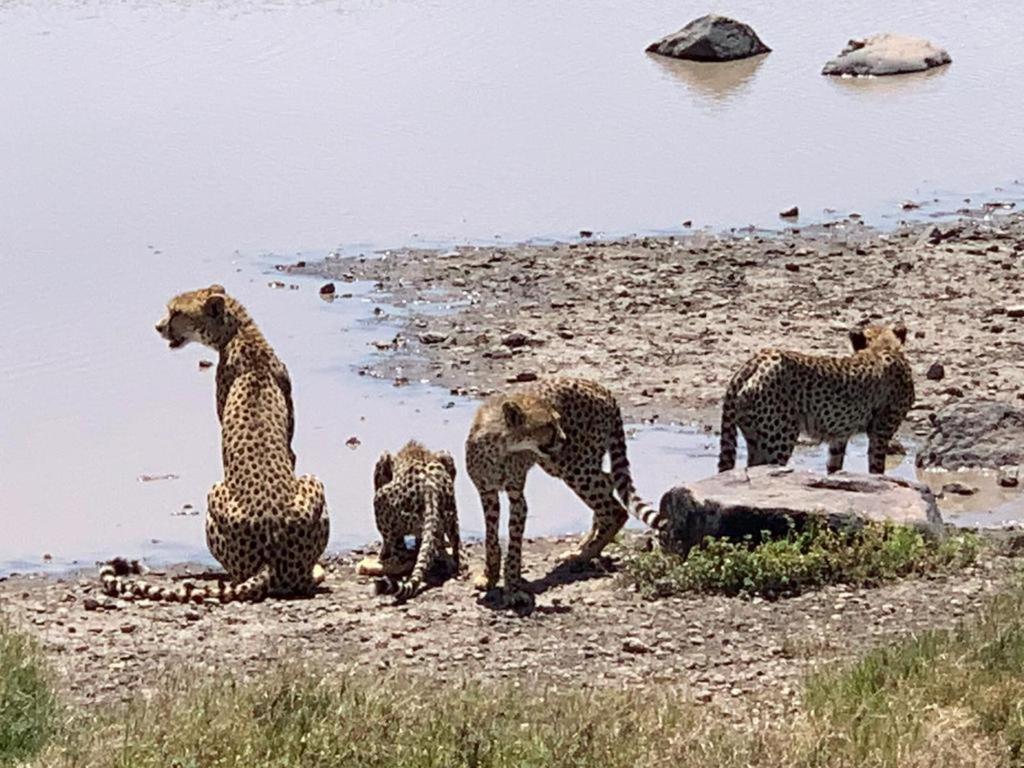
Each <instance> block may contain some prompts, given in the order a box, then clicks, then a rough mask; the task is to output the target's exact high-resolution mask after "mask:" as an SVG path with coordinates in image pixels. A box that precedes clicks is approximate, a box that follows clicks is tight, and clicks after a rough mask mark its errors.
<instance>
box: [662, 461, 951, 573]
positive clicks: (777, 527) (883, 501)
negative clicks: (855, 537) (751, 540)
mask: <svg viewBox="0 0 1024 768" xmlns="http://www.w3.org/2000/svg"><path fill="white" fill-rule="evenodd" d="M661 511H662V512H663V513H666V514H667V515H668V520H669V522H668V531H667V534H668V541H667V542H666V544H667V545H668V546H669V548H671V549H672V550H673V551H678V552H680V553H683V554H685V553H686V552H689V551H690V549H691V548H692V547H694V546H696V545H698V544H700V543H701V541H703V540H704V537H705V536H721V537H728V538H741V537H743V536H746V535H752V536H754V537H758V536H760V534H761V531H770V532H771V533H772V534H774V535H780V536H781V535H785V534H786V533H787V531H788V530H789V526H790V521H792V523H793V524H794V525H795V526H796V528H797V529H798V530H800V529H802V528H804V527H806V526H807V524H808V523H812V522H816V523H819V524H824V525H828V526H829V527H832V528H836V529H838V528H846V527H850V526H853V527H859V526H863V525H865V524H867V523H871V522H874V523H883V522H889V523H896V524H898V525H909V526H912V527H913V528H916V529H918V530H919V531H921V532H922V533H924V534H925V535H926V536H928V537H929V538H940V537H942V536H943V535H944V530H945V529H944V527H943V523H942V516H941V515H940V514H939V509H938V507H937V506H936V504H935V496H934V494H932V492H931V490H930V489H929V488H928V487H927V486H924V485H920V484H918V483H912V482H910V481H908V480H903V479H901V478H897V477H889V476H888V475H858V474H854V473H851V472H837V473H835V474H833V475H820V474H817V473H814V472H808V471H806V470H803V471H801V470H796V469H792V468H789V467H776V466H759V467H749V468H747V469H733V470H730V471H728V472H722V473H720V474H718V475H714V476H713V477H709V478H707V479H705V480H701V481H699V482H696V483H693V484H691V485H689V486H678V487H676V488H673V489H672V490H670V491H668V492H667V493H666V494H665V495H664V496H662V497H661Z"/></svg>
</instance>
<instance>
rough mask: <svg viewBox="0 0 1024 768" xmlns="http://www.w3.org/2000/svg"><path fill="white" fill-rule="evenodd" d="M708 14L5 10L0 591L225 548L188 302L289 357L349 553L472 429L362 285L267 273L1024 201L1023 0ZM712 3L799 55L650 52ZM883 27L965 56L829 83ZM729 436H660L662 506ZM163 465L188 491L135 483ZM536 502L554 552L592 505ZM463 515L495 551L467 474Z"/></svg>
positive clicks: (93, 5) (540, 7)
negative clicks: (970, 201)
mask: <svg viewBox="0 0 1024 768" xmlns="http://www.w3.org/2000/svg"><path fill="white" fill-rule="evenodd" d="M716 5H717V4H715V3H712V5H711V6H701V7H699V8H698V7H696V6H686V5H685V4H684V5H683V6H680V5H679V4H678V3H671V2H652V1H648V0H639V1H638V2H634V3H629V4H626V3H612V2H600V1H598V0H590V1H588V2H585V3H584V2H578V1H576V0H566V1H565V2H561V3H549V2H539V1H531V2H521V3H508V2H491V1H488V0H474V1H473V2H440V1H438V2H430V1H428V0H407V1H405V2H383V1H378V2H352V1H349V2H317V3H307V2H191V3H168V2H49V1H48V0H28V1H19V0H7V1H6V2H4V1H0V47H2V50H3V62H4V66H3V71H4V76H3V77H0V113H2V114H3V115H4V117H3V119H2V120H0V266H2V272H0V276H2V278H3V290H2V291H0V323H2V327H3V329H4V333H3V334H2V335H0V523H2V532H0V572H2V571H4V570H10V569H12V568H41V567H47V566H48V567H62V566H64V565H66V564H68V563H70V562H72V561H74V560H79V561H88V560H89V559H91V558H95V557H102V556H107V555H109V554H111V553H115V552H116V553H124V554H130V555H146V556H150V557H153V558H156V559H165V560H167V559H171V560H174V559H181V558H186V557H194V556H199V555H202V553H203V543H202V530H201V529H202V524H201V519H202V518H201V516H195V517H190V516H176V515H174V514H172V513H175V512H178V511H180V510H181V508H182V506H183V505H185V504H192V505H194V506H195V507H196V508H197V509H199V510H201V509H202V506H203V503H204V499H205V492H206V488H207V487H208V486H209V485H210V484H211V483H212V482H213V481H214V480H215V479H217V478H218V477H219V474H220V466H219V452H218V445H217V441H218V429H217V424H216V419H215V415H214V410H213V381H212V375H211V373H210V372H205V373H202V372H199V371H198V370H197V362H198V360H199V359H201V358H203V357H211V354H210V353H208V352H206V351H201V350H198V349H189V350H186V351H183V352H181V353H178V354H172V353H170V352H169V351H168V350H167V349H166V346H165V345H164V344H162V343H161V342H160V340H159V339H158V338H157V336H156V334H155V332H154V331H153V329H152V326H153V323H154V322H155V321H156V320H157V319H158V318H159V316H160V314H161V312H162V306H163V304H164V302H165V301H166V299H167V298H168V297H169V296H171V295H172V294H174V293H176V292H178V291H181V290H184V289H187V288H192V287H196V286H200V285H204V284H208V283H210V282H214V281H216V282H221V283H223V284H225V285H226V286H227V288H228V290H229V291H231V292H233V293H235V294H236V295H237V296H238V297H239V298H240V299H242V300H243V302H244V303H246V304H247V305H248V306H249V307H250V309H251V310H252V312H253V314H254V315H255V317H256V318H257V320H258V321H259V322H260V323H261V325H262V326H263V327H264V329H265V331H266V334H267V336H268V337H269V338H270V340H271V341H272V343H274V345H275V346H276V348H277V349H278V352H279V353H280V355H281V357H282V358H283V359H284V360H285V362H286V363H287V364H288V365H289V368H290V369H291V371H292V377H293V379H294V380H295V397H296V408H297V415H298V426H297V432H296V441H295V445H296V450H297V452H298V456H299V469H300V470H302V471H312V472H315V473H317V474H319V475H320V476H321V477H323V478H324V480H325V481H326V482H327V486H328V499H329V502H330V506H331V512H332V519H333V531H334V534H333V537H332V545H333V546H344V545H349V544H356V543H361V542H363V541H366V540H368V539H370V538H372V536H373V525H372V515H371V514H370V467H371V466H372V463H373V461H374V460H375V458H376V455H377V453H378V452H379V451H380V450H382V449H384V448H391V449H394V448H397V447H399V446H400V445H401V444H402V443H403V442H404V441H405V439H406V438H408V437H412V436H419V437H422V438H424V439H427V440H428V441H429V442H430V443H431V444H432V445H437V446H444V447H449V448H451V449H454V451H455V453H456V454H458V453H460V452H461V451H460V446H461V443H462V439H463V436H464V434H465V429H466V426H467V424H468V421H469V419H470V416H471V413H472V408H473V405H472V403H469V402H465V401H462V400H457V399H452V398H447V397H446V396H445V395H444V393H443V392H440V391H438V390H436V389H433V388H430V387H427V386H413V387H409V388H405V389H400V390H396V389H394V388H392V387H391V386H389V385H388V384H387V383H382V382H376V381H371V380H366V379H364V378H361V377H359V376H357V375H355V373H354V368H355V367H356V366H357V365H358V364H359V363H360V361H362V360H363V359H364V358H365V356H366V355H368V354H371V353H372V348H371V347H369V346H367V344H368V342H369V341H372V340H374V339H377V338H387V337H389V335H390V334H392V333H393V328H392V327H389V326H387V325H386V321H383V322H384V323H385V325H384V327H380V325H381V323H382V321H380V320H374V319H373V318H374V315H373V312H372V309H373V304H372V301H371V300H370V297H368V296H367V292H368V291H369V286H362V285H360V286H356V287H355V288H354V289H353V291H354V293H355V294H356V296H354V297H353V298H352V299H347V300H339V301H336V302H334V303H333V304H330V305H328V304H325V303H323V302H321V301H320V300H319V299H318V298H317V297H316V292H315V283H311V282H309V281H298V280H292V281H290V282H296V283H297V284H299V285H300V286H301V287H300V289H299V290H296V291H290V290H274V289H271V288H268V287H267V282H268V280H269V279H271V277H269V276H268V274H267V273H268V271H269V272H272V265H273V264H274V263H275V262H278V261H290V260H294V258H295V256H296V254H300V253H301V254H308V255H312V256H315V255H323V254H324V253H326V252H328V251H329V250H332V249H342V250H348V251H353V250H355V251H358V250H368V249H370V248H373V247H377V246H389V245H402V244H416V243H425V242H438V243H446V242H452V241H465V240H473V241H481V240H490V239H493V238H494V237H496V236H498V237H501V238H503V239H505V240H515V239H520V238H527V237H532V236H547V237H559V236H566V235H571V234H572V233H574V232H575V231H576V230H578V229H580V228H587V229H593V230H597V231H598V232H608V233H618V232H627V231H663V230H671V229H673V228H676V227H678V226H679V224H680V222H682V221H683V220H687V219H688V220H692V221H693V222H694V224H695V225H696V226H710V227H716V228H717V227H727V226H734V225H745V224H757V225H760V226H770V225H774V224H776V223H777V222H778V220H777V218H776V214H777V212H778V211H779V210H781V209H782V208H785V207H788V206H789V205H792V204H799V205H800V207H801V210H802V211H803V212H804V214H805V218H807V219H812V220H813V219H815V218H820V217H821V216H823V215H824V214H823V213H822V211H823V210H824V209H825V208H832V209H836V210H838V211H840V212H848V211H851V210H857V211H859V212H860V213H862V214H864V215H865V216H866V218H867V220H868V221H869V222H871V223H876V224H886V223H889V222H893V221H895V219H896V218H897V217H898V216H899V213H900V212H899V208H898V203H899V202H900V201H901V200H904V199H907V198H912V199H916V200H930V199H932V198H935V197H937V198H939V201H938V202H934V203H931V204H930V205H927V206H925V208H924V209H922V212H921V215H928V214H929V213H931V212H933V211H939V210H950V209H955V208H956V207H958V206H959V205H961V204H962V203H961V198H963V197H964V196H970V197H972V198H974V199H975V200H977V199H978V198H979V196H995V197H1000V198H1012V199H1020V198H1021V195H1022V189H1021V187H1020V185H1019V184H1014V181H1015V180H1016V179H1017V178H1019V177H1022V176H1024V140H1022V139H1024V120H1022V118H1024V114H1022V113H1024V98H1022V96H1024V89H1022V87H1021V85H1020V80H1019V73H1018V72H1017V71H1016V66H1015V61H1014V59H1013V56H1012V55H1011V52H1012V51H1014V50H1015V49H1014V46H1016V45H1017V39H1016V36H1017V29H1018V26H1019V12H1018V10H1017V8H1016V7H1015V4H1013V3H999V4H991V3H984V4H983V3H980V2H974V1H971V2H963V3H959V4H953V3H947V2H939V1H938V0H932V1H928V0H925V1H922V0H916V1H915V2H887V3H881V2H869V1H868V0H851V2H849V3H845V4H843V5H842V7H835V8H829V9H828V11H827V12H825V11H823V10H822V9H821V4H820V3H815V2H810V1H807V2H799V3H796V2H794V3H788V4H786V7H785V9H784V10H783V9H780V8H773V7H772V6H771V5H770V4H766V3H763V2H752V1H751V0H736V2H733V3H731V4H730V5H729V7H728V8H727V9H725V8H721V9H718V8H717V7H716ZM708 10H723V11H727V12H729V13H730V14H732V15H734V16H736V17H738V18H741V19H743V20H746V21H748V22H749V23H751V24H752V25H753V26H754V27H755V29H757V30H758V32H759V33H760V34H761V36H762V37H763V38H764V39H765V41H766V42H767V43H768V44H769V45H770V46H772V47H773V48H774V49H775V50H774V52H773V53H771V54H769V55H768V56H766V57H762V58H761V59H759V60H757V61H753V62H744V63H740V64H730V65H726V66H724V67H721V68H714V67H709V66H707V65H685V64H680V63H672V62H666V61H664V60H659V59H657V58H654V57H651V56H648V55H647V54H645V53H644V52H643V49H644V47H645V46H646V44H647V43H649V42H650V41H652V40H654V39H655V38H657V37H659V36H661V35H662V34H664V33H667V32H669V31H672V30H674V29H676V28H678V27H680V26H682V24H684V23H685V22H686V21H688V20H689V19H690V18H692V17H694V16H696V15H699V14H700V13H703V12H706V11H708ZM880 30H886V31H897V32H907V33H914V34H920V35H923V36H926V37H929V38H932V39H933V40H935V41H936V42H938V43H939V44H942V45H944V46H946V47H947V48H948V49H949V50H950V53H951V54H952V56H953V59H954V63H953V65H952V66H951V67H948V68H945V69H944V70H941V71H938V72H934V73H930V74H926V75H922V76H912V77H908V78H901V79H899V80H878V81H871V82H851V81H842V80H834V79H828V78H824V77H822V76H820V75H819V74H818V72H819V70H820V67H821V64H822V63H823V62H824V61H825V60H826V59H828V58H829V57H830V56H832V55H833V54H834V53H835V52H837V51H838V50H839V49H840V48H841V47H842V46H843V44H844V43H845V41H846V39H847V38H849V37H852V36H858V35H862V34H868V33H872V32H875V31H880ZM449 401H451V402H453V403H454V405H453V406H452V407H446V406H447V405H448V402H449ZM352 435H356V436H358V437H359V438H360V440H361V441H362V444H361V445H360V446H359V447H358V448H356V449H355V450H351V449H349V448H347V447H346V446H345V441H346V440H347V439H348V438H349V437H350V436H352ZM712 442H713V441H709V440H708V439H707V438H705V437H704V436H703V435H697V434H693V433H681V432H673V431H670V430H649V431H645V432H643V433H641V435H640V436H639V437H638V439H637V440H636V441H634V442H633V443H632V444H631V452H632V453H633V462H634V465H635V474H636V480H637V483H638V486H639V488H640V490H641V491H642V492H643V493H644V495H646V496H648V497H649V498H652V499H656V498H657V496H658V495H659V494H660V492H661V491H662V490H663V489H664V488H666V487H667V486H668V485H670V484H671V483H673V482H675V481H677V480H682V479H692V478H694V477H699V476H701V475H703V474H709V473H710V472H711V471H713V464H714V459H713V453H714V450H715V447H714V445H712V444H711V443H712ZM858 455H859V454H858ZM861 458H862V457H861ZM858 460H859V459H858ZM814 461H815V462H817V463H821V462H822V461H823V458H822V457H820V456H818V455H817V454H815V457H814ZM857 466H859V465H858V464H857V463H856V462H855V463H854V464H852V465H851V468H854V467H857ZM908 471H909V470H908ZM164 473H173V474H176V475H178V479H175V480H163V481H154V482H140V481H139V480H138V477H139V476H140V475H143V474H164ZM532 482H533V484H534V489H533V490H531V494H533V495H532V496H531V498H532V499H533V501H534V511H533V513H532V515H531V521H530V528H529V532H530V533H531V534H535V535H537V534H542V533H549V532H554V531H564V530H574V529H576V530H578V529H579V528H581V527H583V526H584V525H585V524H586V522H587V519H588V513H587V512H586V510H584V509H583V508H581V506H580V504H579V503H578V502H576V501H575V499H574V498H573V497H572V496H571V495H569V494H568V492H566V491H564V490H563V489H560V488H558V487H557V485H556V484H554V483H551V482H548V481H546V480H542V479H540V477H539V476H538V478H537V479H536V480H534V481H532ZM460 494H461V495H460V502H461V508H462V515H463V520H464V522H465V525H466V529H467V532H470V533H471V532H473V531H478V530H479V528H480V525H479V511H478V509H477V506H476V505H477V502H476V501H475V499H473V498H472V493H471V489H470V488H469V484H468V481H467V480H466V479H465V478H464V477H463V478H462V481H461V485H460ZM43 553H50V554H52V556H53V558H52V560H51V561H50V562H49V563H48V564H47V563H43V562H42V560H41V558H42V555H43Z"/></svg>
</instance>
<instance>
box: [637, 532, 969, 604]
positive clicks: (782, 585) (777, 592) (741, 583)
mask: <svg viewBox="0 0 1024 768" xmlns="http://www.w3.org/2000/svg"><path fill="white" fill-rule="evenodd" d="M980 548H981V540H980V539H979V538H978V537H977V536H975V535H973V534H969V533H961V534H956V535H952V536H948V537H946V538H945V539H943V540H942V541H940V542H937V543H936V542H930V541H928V540H926V539H925V538H924V536H922V535H921V533H919V532H918V531H915V530H913V529H912V528H907V527H904V526H897V525H884V526H866V527H864V528H862V529H860V530H855V531H835V530H832V529H830V528H824V527H822V528H809V529H807V530H804V531H801V532H795V531H794V532H791V533H790V534H789V535H788V536H785V537H782V538H772V537H770V536H769V535H768V534H767V532H766V533H764V534H762V538H761V540H760V541H756V542H755V541H754V540H753V539H752V537H749V536H748V537H746V538H745V539H743V540H741V541H731V540H728V539H715V538H710V537H709V538H707V539H705V541H704V546H703V547H700V548H695V549H693V550H691V551H690V553H689V555H688V556H687V557H685V558H684V557H681V556H679V555H675V554H672V553H669V552H665V551H662V550H658V551H652V552H642V553H633V554H630V555H628V556H627V557H626V567H625V578H626V580H627V582H629V583H631V584H632V585H634V586H635V587H636V589H637V590H639V592H640V593H641V594H643V595H644V596H646V597H652V598H654V597H667V596H670V595H677V594H683V593H686V592H708V593H721V594H726V595H740V594H743V595H760V596H763V597H767V598H775V597H780V596H784V595H796V594H799V593H801V592H804V591H806V590H808V589H812V588H815V587H820V586H823V585H826V584H838V583H843V584H852V585H858V586H870V585H874V584H879V583H882V582H885V581H890V580H892V579H896V578H900V577H904V576H910V575H914V574H926V573H935V572H944V571H950V570H955V569H957V568H962V567H964V566H967V565H970V564H972V563H974V562H975V560H976V559H977V556H978V552H979V550H980Z"/></svg>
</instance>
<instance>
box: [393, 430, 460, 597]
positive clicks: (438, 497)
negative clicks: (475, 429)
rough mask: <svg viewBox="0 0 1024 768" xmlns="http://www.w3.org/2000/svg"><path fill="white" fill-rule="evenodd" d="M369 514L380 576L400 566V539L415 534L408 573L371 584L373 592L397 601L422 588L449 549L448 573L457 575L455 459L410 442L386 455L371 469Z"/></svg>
mask: <svg viewBox="0 0 1024 768" xmlns="http://www.w3.org/2000/svg"><path fill="white" fill-rule="evenodd" d="M373 488H374V495H373V512H374V516H375V517H376V520H377V530H378V531H380V535H381V541H382V544H381V550H380V564H381V568H382V570H383V571H384V572H385V573H389V572H390V571H392V570H396V569H397V568H398V567H400V565H401V563H400V560H401V555H402V554H403V553H404V552H405V537H406V536H415V537H416V538H417V539H418V540H419V542H420V546H419V553H418V555H417V557H416V564H415V566H414V567H413V571H412V575H411V576H410V577H409V578H408V579H406V580H403V581H401V582H396V581H394V580H393V579H391V578H389V577H385V578H383V579H379V580H378V581H377V582H376V591H377V593H378V594H386V593H391V592H393V593H394V594H395V598H396V600H398V601H405V600H408V599H409V598H411V597H414V596H415V595H416V594H418V593H419V592H420V590H421V589H422V588H423V585H424V582H425V580H426V576H427V571H428V570H429V569H430V567H431V566H432V565H434V564H435V563H436V562H438V561H440V560H442V559H444V558H445V556H446V554H445V544H446V541H447V544H448V545H450V546H451V551H452V554H451V564H452V567H453V572H454V573H458V571H459V516H458V512H457V511H456V508H455V461H454V459H452V456H451V454H450V453H448V452H446V451H437V452H436V453H435V452H433V451H429V450H427V449H426V448H425V447H423V446H422V445H421V444H420V443H418V442H416V441H415V440H410V441H409V442H408V443H406V444H405V446H404V447H403V448H402V450H400V451H399V452H398V453H397V454H396V455H395V456H392V455H391V454H390V453H388V452H387V451H385V452H384V453H383V454H381V456H380V458H379V459H377V465H376V466H375V467H374V469H373Z"/></svg>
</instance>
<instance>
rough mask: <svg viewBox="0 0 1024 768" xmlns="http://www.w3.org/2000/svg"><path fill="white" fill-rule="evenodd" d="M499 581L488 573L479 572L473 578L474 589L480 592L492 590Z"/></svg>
mask: <svg viewBox="0 0 1024 768" xmlns="http://www.w3.org/2000/svg"><path fill="white" fill-rule="evenodd" d="M497 583H498V580H497V579H492V578H490V577H488V576H487V574H486V573H478V574H477V575H476V576H475V577H474V578H473V589H475V590H477V591H478V592H490V591H491V590H492V589H494V587H495V585H496V584H497Z"/></svg>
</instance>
